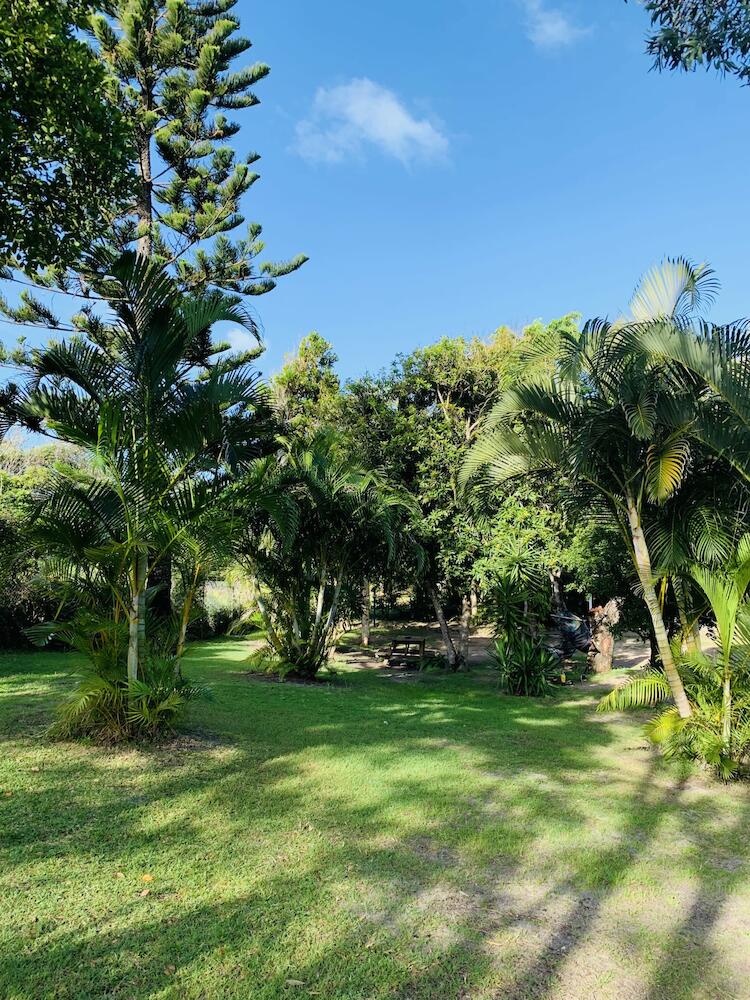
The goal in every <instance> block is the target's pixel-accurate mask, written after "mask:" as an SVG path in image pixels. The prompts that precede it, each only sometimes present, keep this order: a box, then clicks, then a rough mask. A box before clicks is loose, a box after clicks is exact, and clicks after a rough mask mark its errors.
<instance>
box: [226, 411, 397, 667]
mask: <svg viewBox="0 0 750 1000" xmlns="http://www.w3.org/2000/svg"><path fill="white" fill-rule="evenodd" d="M279 443H280V450H279V452H278V454H277V455H276V456H275V458H274V459H265V460H260V461H259V462H257V463H256V465H255V468H254V469H253V470H251V474H250V475H248V476H247V477H246V480H245V481H246V482H247V484H248V489H249V490H250V492H251V496H252V495H255V494H257V492H258V491H259V490H260V489H261V486H260V484H261V483H262V484H263V485H262V491H263V492H264V493H265V494H266V495H267V496H284V497H285V498H286V501H287V503H289V504H293V505H294V509H293V510H289V511H287V513H286V515H285V517H284V519H283V521H281V520H280V519H279V517H278V516H276V515H274V516H272V517H269V516H268V513H267V512H266V513H262V512H260V510H259V505H258V504H257V502H256V501H255V500H252V502H251V504H250V511H249V512H248V513H249V516H247V517H246V518H240V519H239V521H240V523H239V525H238V530H237V533H236V535H235V554H236V557H237V559H238V561H239V562H240V564H241V565H242V566H243V567H244V569H245V570H246V572H247V574H248V577H249V579H250V581H251V583H252V585H253V589H254V594H255V598H256V601H257V604H258V608H259V610H260V613H261V616H262V618H263V622H264V627H265V630H266V636H267V639H268V643H269V645H270V647H271V648H272V650H273V652H274V654H275V655H276V656H277V657H278V658H279V659H280V660H281V661H283V662H284V663H285V664H287V665H289V666H290V667H292V668H293V669H294V671H295V672H296V673H298V674H300V675H302V676H306V677H311V676H314V675H315V674H316V673H317V671H318V670H319V669H320V667H321V666H322V665H323V664H324V663H325V662H326V660H327V658H328V656H329V654H330V651H331V649H332V646H333V643H334V641H335V639H336V635H337V629H338V626H339V622H340V618H341V597H342V593H343V592H344V590H345V588H346V587H348V586H349V585H352V586H353V585H356V587H357V591H358V590H359V586H360V583H361V579H362V576H363V574H364V573H365V572H367V571H369V570H371V569H372V567H373V565H374V563H375V562H377V561H379V560H382V559H385V560H387V558H388V557H389V556H390V555H392V553H393V552H394V551H395V546H396V540H397V534H398V532H399V530H400V529H401V528H402V526H403V523H404V514H405V513H410V512H411V511H412V507H413V503H412V502H411V501H410V499H409V498H408V497H407V495H406V494H404V493H403V492H402V491H399V490H397V489H396V488H394V487H393V486H391V485H390V484H388V483H387V482H386V481H385V480H384V478H383V477H382V476H381V475H379V474H378V473H376V472H373V471H370V470H367V469H364V468H363V467H362V466H361V465H360V464H359V462H358V461H357V460H356V458H354V457H352V456H351V454H349V453H348V451H347V448H346V447H345V443H344V441H343V440H342V439H341V438H340V437H339V436H338V435H336V434H335V433H334V432H331V431H330V430H323V431H319V432H317V433H316V434H315V435H314V436H313V437H312V439H311V440H309V441H306V440H294V441H293V440H289V439H280V442H279ZM238 492H239V493H240V494H241V492H242V484H239V485H238ZM253 512H254V514H253Z"/></svg>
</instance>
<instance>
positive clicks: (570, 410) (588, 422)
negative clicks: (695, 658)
mask: <svg viewBox="0 0 750 1000" xmlns="http://www.w3.org/2000/svg"><path fill="white" fill-rule="evenodd" d="M714 287H715V282H714V279H713V275H712V272H710V270H709V269H707V268H705V267H693V266H692V265H690V264H689V262H686V261H684V260H676V261H666V262H665V263H664V264H663V265H662V266H661V267H660V268H658V269H654V270H653V271H651V272H649V273H648V274H647V275H646V276H645V277H644V279H643V280H642V281H641V283H640V284H639V286H638V287H637V288H636V291H635V293H634V295H633V299H632V301H631V307H630V308H631V317H630V319H629V320H626V319H620V320H618V321H616V322H614V323H610V322H608V321H605V320H594V321H591V322H589V323H587V324H586V326H585V328H584V331H583V333H582V334H581V336H580V337H579V338H576V337H574V336H571V335H570V334H566V335H565V336H564V337H563V338H562V339H561V342H560V347H559V355H558V358H557V363H556V365H555V368H554V371H553V374H552V375H551V376H548V377H542V378H540V379H538V380H535V381H529V382H527V383H526V384H521V385H519V386H518V387H516V388H515V389H511V390H509V391H507V392H506V393H505V394H504V395H503V396H502V397H501V399H500V400H499V402H498V403H497V405H496V406H495V408H494V409H493V411H492V413H491V415H490V418H489V420H488V422H487V427H486V429H485V431H484V433H483V434H482V436H481V437H480V439H479V441H478V442H477V444H476V445H475V446H474V448H473V449H472V450H471V452H470V453H469V455H468V457H467V459H466V462H465V465H464V469H463V477H462V478H463V481H464V483H466V484H468V483H471V484H472V485H473V487H474V488H475V489H477V490H479V491H480V492H481V491H482V490H486V489H487V488H488V487H489V488H491V487H492V486H494V485H495V484H497V483H498V482H502V481H505V480H508V479H512V478H517V477H521V476H525V475H528V474H529V473H531V472H536V473H547V474H549V475H560V476H562V477H563V482H564V484H565V485H566V486H567V487H568V490H569V497H570V501H571V503H572V504H573V506H575V507H577V508H578V510H587V511H589V512H590V514H592V515H594V516H596V515H597V514H599V515H600V516H602V517H604V518H607V519H609V520H611V521H613V522H614V523H615V524H616V526H617V527H618V528H619V530H620V532H621V533H622V535H623V538H624V540H625V542H626V544H627V546H628V549H629V551H630V553H631V556H632V558H633V563H634V567H635V570H636V573H637V576H638V581H639V585H640V589H641V592H642V594H643V599H644V601H645V604H646V607H647V609H648V613H649V617H650V619H651V624H652V627H653V631H654V635H655V638H656V642H657V646H658V649H659V655H660V658H661V661H662V664H663V667H664V673H665V675H666V678H667V681H668V683H669V687H670V690H671V692H672V696H673V698H674V701H675V704H676V706H677V709H678V711H679V714H680V715H681V716H682V717H684V718H687V717H689V716H690V714H691V707H690V703H689V701H688V698H687V696H686V694H685V690H684V686H683V684H682V680H681V678H680V675H679V672H678V671H677V668H676V665H675V661H674V656H673V653H672V650H671V648H670V643H669V638H668V635H667V630H666V627H665V624H664V618H663V615H662V612H661V608H660V603H659V598H658V596H657V592H656V588H655V572H654V567H653V561H652V557H651V552H650V550H649V546H648V544H647V540H646V533H645V530H644V529H645V522H646V521H647V519H648V515H649V513H650V511H651V509H652V505H654V504H659V503H662V502H664V501H665V500H667V499H668V498H669V497H671V496H673V495H674V494H675V493H676V491H677V490H678V488H679V487H680V485H681V484H682V482H683V480H684V478H685V476H686V473H687V471H688V469H689V467H690V464H691V460H692V449H691V440H690V431H691V428H692V424H693V420H694V418H695V408H696V395H695V380H694V379H687V380H684V381H683V383H679V382H678V381H677V380H675V379H674V378H672V377H671V376H670V373H667V372H665V370H664V365H662V364H659V363H657V362H654V361H653V360H652V359H651V357H650V356H649V355H648V354H646V353H644V352H643V351H642V350H635V349H633V348H632V343H631V342H630V341H628V339H627V338H625V337H624V336H623V330H625V329H628V324H634V323H637V324H639V325H642V324H645V323H646V322H648V321H650V322H654V323H656V322H663V323H667V322H678V321H681V319H682V317H684V316H685V315H690V314H691V313H692V311H694V310H697V309H698V308H700V307H701V305H702V303H703V302H704V301H705V300H706V299H707V298H710V296H711V294H712V291H713V289H714Z"/></svg>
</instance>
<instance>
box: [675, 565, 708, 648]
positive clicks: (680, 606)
mask: <svg viewBox="0 0 750 1000" xmlns="http://www.w3.org/2000/svg"><path fill="white" fill-rule="evenodd" d="M672 590H673V591H674V599H675V602H676V604H677V613H678V615H679V617H680V628H681V629H682V641H683V644H684V646H685V647H692V648H693V649H694V650H695V651H696V652H698V653H700V651H701V634H700V629H699V628H698V623H697V621H693V622H691V621H690V619H689V618H688V613H687V599H686V596H685V585H684V583H683V581H682V580H681V579H680V578H679V576H673V577H672Z"/></svg>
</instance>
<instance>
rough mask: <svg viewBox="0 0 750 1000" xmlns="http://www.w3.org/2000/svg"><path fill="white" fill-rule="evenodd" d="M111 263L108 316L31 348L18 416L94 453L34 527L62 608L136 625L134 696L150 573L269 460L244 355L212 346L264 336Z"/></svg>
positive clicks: (41, 495)
mask: <svg viewBox="0 0 750 1000" xmlns="http://www.w3.org/2000/svg"><path fill="white" fill-rule="evenodd" d="M100 267H101V269H102V272H103V273H102V285H103V286H104V287H106V288H107V290H108V294H109V305H110V312H109V314H108V315H107V316H104V317H100V316H94V315H93V314H91V313H89V314H87V315H85V316H83V317H82V318H81V328H82V332H81V334H80V335H79V336H77V337H75V338H72V339H70V340H68V341H62V342H59V343H53V344H51V345H50V346H48V347H46V348H42V349H39V350H38V351H35V352H33V353H32V355H31V357H30V359H29V362H28V367H27V370H26V373H25V378H24V379H23V381H21V382H20V383H19V386H18V391H17V394H16V396H15V397H14V399H13V401H12V404H11V406H10V407H9V418H10V419H11V420H12V421H13V422H15V423H17V424H20V425H22V426H25V427H27V428H29V429H32V430H34V431H37V432H41V433H43V434H48V435H50V436H52V437H54V438H56V439H58V440H62V441H67V442H70V443H72V444H75V445H77V446H78V447H79V448H80V449H82V450H83V451H84V452H85V453H86V454H87V455H88V456H89V458H90V468H87V469H67V470H66V469H62V468H61V469H59V470H56V471H55V473H54V475H52V476H51V477H50V478H49V479H48V480H47V481H46V482H45V483H44V485H43V487H42V488H41V489H40V490H39V491H38V493H37V495H36V496H35V505H36V510H35V513H34V516H33V519H32V521H31V524H30V526H29V533H30V537H31V538H32V539H33V541H34V543H35V545H36V547H37V550H38V551H39V552H40V553H43V556H44V569H45V572H46V574H47V576H48V578H49V579H50V580H51V581H54V582H56V583H57V584H58V585H59V587H60V590H61V600H62V607H63V608H64V607H65V603H66V600H67V599H70V598H72V600H73V605H74V607H75V606H79V605H80V604H81V602H82V601H83V602H84V603H86V602H88V603H89V605H90V607H91V609H92V610H93V609H98V610H99V611H100V612H104V611H105V610H106V620H108V621H111V623H112V628H113V629H114V630H115V632H117V634H120V630H121V629H122V628H125V629H126V631H127V642H126V644H125V649H126V656H125V659H126V671H125V673H124V683H126V684H127V685H128V690H129V692H130V694H131V695H132V696H133V697H135V692H136V687H137V685H138V684H139V683H143V681H144V675H145V673H146V672H147V671H151V672H152V673H153V669H154V668H153V662H152V660H151V657H152V653H153V651H152V650H150V649H149V639H150V637H149V635H148V614H147V604H148V599H149V578H150V576H151V574H152V573H153V572H154V568H155V567H157V566H158V565H159V563H160V561H161V560H163V559H165V558H166V557H168V556H169V555H170V554H171V553H172V552H173V551H177V550H178V548H179V547H180V546H182V547H183V548H184V547H186V546H187V545H188V542H189V539H190V537H191V531H192V530H193V529H194V527H195V526H196V525H197V524H198V522H199V521H200V519H201V518H205V516H206V514H207V512H208V511H209V510H210V509H211V507H212V506H213V505H214V504H215V503H216V502H217V499H218V497H219V496H220V494H221V489H222V484H223V482H224V481H225V480H226V479H227V477H229V476H230V475H231V474H232V473H233V471H235V470H236V469H237V468H239V467H240V466H241V465H242V463H243V461H246V460H250V459H251V458H253V457H254V456H256V455H257V454H258V451H259V448H260V447H261V445H260V444H259V439H258V433H259V430H258V429H259V427H261V426H262V419H261V420H260V422H259V421H258V419H257V418H258V415H259V413H260V411H261V410H262V409H263V406H264V398H263V392H262V390H261V388H260V387H259V382H258V376H257V373H255V371H253V370H252V369H251V368H250V367H249V366H248V365H247V363H246V359H245V357H244V356H243V355H236V356H232V355H230V356H228V357H227V356H217V351H218V349H219V348H221V347H222V346H223V345H220V344H214V342H213V341H212V337H211V329H212V327H213V325H214V324H215V323H218V322H220V321H223V320H230V321H232V322H234V323H239V324H242V325H243V326H245V327H246V328H248V329H250V330H251V331H254V330H255V327H254V324H253V322H252V320H251V318H250V317H249V315H248V314H247V312H246V311H245V310H244V309H243V308H242V307H240V306H239V305H238V304H237V302H236V301H234V300H232V299H228V298H226V297H224V296H223V295H221V294H219V293H215V294H208V295H204V296H202V297H200V298H190V297H187V296H185V295H184V294H182V293H180V292H179V290H178V289H177V287H176V286H175V284H174V282H173V280H172V279H171V278H170V277H169V276H168V275H167V274H166V273H165V272H164V271H163V269H162V268H160V267H158V266H156V265H155V264H153V263H152V262H150V261H148V260H147V259H145V258H142V257H139V256H137V255H136V254H133V253H126V254H124V255H122V256H120V257H117V258H115V259H112V260H103V261H101V262H100ZM189 599H190V594H187V595H185V600H186V601H189ZM188 613H189V612H188ZM186 616H187V613H186V612H184V611H183V615H182V616H181V618H182V619H184V618H185V617H186ZM183 640H184V635H183ZM183 645H184V642H183V643H181V644H180V646H179V648H178V652H180V653H181V652H182V648H183ZM172 651H173V652H174V650H172ZM149 664H150V665H149ZM95 667H96V664H95ZM110 667H111V668H112V669H114V670H115V671H116V670H117V669H119V666H117V665H116V664H115V663H114V662H111V663H110ZM173 673H174V676H175V683H176V684H177V682H178V675H179V671H178V670H176V669H175V670H174V671H173Z"/></svg>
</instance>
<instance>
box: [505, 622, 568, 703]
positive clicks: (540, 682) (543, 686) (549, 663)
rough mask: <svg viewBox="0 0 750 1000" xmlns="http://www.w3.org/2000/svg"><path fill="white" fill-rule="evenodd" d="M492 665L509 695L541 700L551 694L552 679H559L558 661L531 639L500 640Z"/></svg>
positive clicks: (506, 638)
mask: <svg viewBox="0 0 750 1000" xmlns="http://www.w3.org/2000/svg"><path fill="white" fill-rule="evenodd" d="M492 661H493V664H494V666H495V669H496V670H497V672H498V675H499V681H500V685H501V687H502V688H503V689H504V690H505V691H507V692H508V694H513V695H524V696H526V697H529V698H541V697H542V696H543V695H546V694H549V693H550V691H551V690H552V681H553V678H556V677H557V678H559V676H560V661H559V660H558V659H557V657H555V656H554V654H552V653H550V652H549V650H547V649H545V648H544V647H543V646H542V645H541V644H540V643H539V642H536V641H535V640H533V639H530V638H529V637H528V636H518V637H514V638H513V639H510V638H508V637H506V636H500V637H499V638H498V639H496V640H495V648H494V651H493V653H492Z"/></svg>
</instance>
